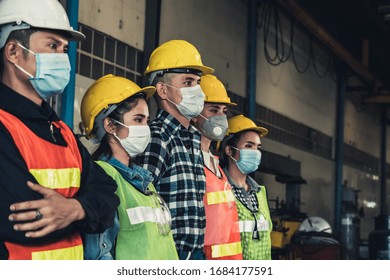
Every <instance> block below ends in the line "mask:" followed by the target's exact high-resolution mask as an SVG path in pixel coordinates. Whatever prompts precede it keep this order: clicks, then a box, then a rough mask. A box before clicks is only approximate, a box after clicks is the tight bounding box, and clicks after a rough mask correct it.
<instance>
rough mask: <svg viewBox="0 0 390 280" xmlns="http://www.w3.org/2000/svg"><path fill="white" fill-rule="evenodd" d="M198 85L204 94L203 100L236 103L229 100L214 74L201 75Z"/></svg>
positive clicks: (223, 87) (228, 103)
mask: <svg viewBox="0 0 390 280" xmlns="http://www.w3.org/2000/svg"><path fill="white" fill-rule="evenodd" d="M200 87H201V88H202V90H203V92H204V94H205V100H204V101H205V102H210V103H223V104H227V105H234V106H235V105H237V104H236V103H233V102H230V98H229V96H228V94H227V92H226V89H225V86H224V85H223V83H222V82H221V81H220V80H218V78H217V77H215V76H214V75H211V74H208V75H204V76H202V79H201V80H200Z"/></svg>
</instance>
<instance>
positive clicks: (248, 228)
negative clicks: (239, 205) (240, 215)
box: [239, 215, 269, 232]
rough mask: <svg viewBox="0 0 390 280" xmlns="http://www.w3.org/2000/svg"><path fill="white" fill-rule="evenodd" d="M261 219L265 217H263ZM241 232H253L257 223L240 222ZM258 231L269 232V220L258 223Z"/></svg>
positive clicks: (261, 220)
mask: <svg viewBox="0 0 390 280" xmlns="http://www.w3.org/2000/svg"><path fill="white" fill-rule="evenodd" d="M261 217H263V216H262V215H261ZM239 227H240V232H253V230H254V229H255V221H240V222H239ZM257 230H258V231H267V230H269V222H268V221H267V220H265V219H264V218H263V219H260V220H259V221H257Z"/></svg>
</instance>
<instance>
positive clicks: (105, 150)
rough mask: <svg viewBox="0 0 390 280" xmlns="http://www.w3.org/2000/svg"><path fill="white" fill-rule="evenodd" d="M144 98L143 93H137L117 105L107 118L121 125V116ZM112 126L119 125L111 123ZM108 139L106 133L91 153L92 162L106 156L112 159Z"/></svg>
mask: <svg viewBox="0 0 390 280" xmlns="http://www.w3.org/2000/svg"><path fill="white" fill-rule="evenodd" d="M145 97H146V96H145V94H144V93H137V94H135V95H133V96H131V97H129V98H127V99H125V100H124V101H122V102H121V103H119V104H118V107H117V108H116V109H115V110H114V111H112V113H111V114H109V115H108V118H110V119H112V120H116V121H118V122H121V123H123V115H124V114H126V113H127V112H130V111H131V110H132V109H134V107H135V106H137V104H138V100H140V99H145ZM113 125H120V124H118V123H116V122H113ZM108 137H109V136H108V133H106V134H105V135H104V136H103V138H102V140H101V141H100V145H99V147H98V148H97V149H96V151H95V152H93V154H92V158H93V159H94V160H98V159H99V158H100V157H101V156H106V157H107V158H111V157H112V150H111V147H110V145H109V144H108Z"/></svg>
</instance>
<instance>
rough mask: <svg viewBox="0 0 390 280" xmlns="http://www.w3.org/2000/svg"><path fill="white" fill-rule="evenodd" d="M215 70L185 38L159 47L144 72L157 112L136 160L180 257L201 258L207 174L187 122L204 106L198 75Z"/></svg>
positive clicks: (197, 136) (193, 130)
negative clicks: (149, 177)
mask: <svg viewBox="0 0 390 280" xmlns="http://www.w3.org/2000/svg"><path fill="white" fill-rule="evenodd" d="M213 71H214V70H213V69H212V68H210V67H207V66H204V65H203V63H202V60H201V56H200V54H199V52H198V50H197V49H196V48H195V46H193V45H192V44H191V43H189V42H187V41H185V40H171V41H168V42H165V43H163V44H162V45H160V46H159V47H157V48H156V49H155V50H154V51H153V53H152V54H151V56H150V59H149V64H148V66H147V68H146V71H145V75H146V77H147V78H149V82H150V85H153V86H155V87H156V94H155V95H154V96H155V100H156V103H157V106H158V111H157V116H156V118H155V119H154V120H153V121H152V122H151V124H150V129H151V133H152V135H151V143H150V144H149V145H148V146H147V148H146V151H145V153H143V154H141V155H140V156H138V157H137V159H136V160H137V161H138V162H140V163H141V164H143V167H144V168H145V169H147V170H149V171H151V172H152V174H153V175H154V180H153V183H154V185H155V187H156V190H157V192H159V194H160V195H161V196H162V197H163V199H164V200H165V201H166V203H167V204H168V207H169V209H170V210H171V213H172V232H173V237H174V239H175V243H176V248H177V250H178V255H179V258H180V259H204V251H203V246H204V231H205V225H206V223H205V212H204V205H203V195H204V193H205V175H204V171H203V160H202V155H201V150H200V133H199V132H198V131H197V129H196V128H195V127H194V126H193V125H192V124H191V123H190V121H191V119H192V118H195V117H197V116H198V115H199V114H200V112H201V111H202V109H203V105H204V93H203V91H202V89H201V87H200V86H199V83H200V79H201V76H202V75H205V74H209V73H212V72H213Z"/></svg>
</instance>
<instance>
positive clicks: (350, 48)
mask: <svg viewBox="0 0 390 280" xmlns="http://www.w3.org/2000/svg"><path fill="white" fill-rule="evenodd" d="M278 2H279V3H283V4H281V5H283V6H285V8H286V7H287V10H289V7H288V5H290V7H291V6H299V7H300V8H301V9H302V10H304V11H305V12H306V13H307V14H308V15H309V16H311V17H312V18H314V19H315V21H316V23H318V25H320V26H321V27H322V28H323V29H324V30H326V32H327V33H328V34H329V35H330V36H331V37H332V38H333V39H334V40H335V41H337V42H338V43H339V44H340V45H341V46H342V47H343V48H344V49H345V50H346V51H347V52H348V53H350V54H351V55H352V56H353V57H354V58H355V59H356V61H357V62H358V63H360V64H362V65H360V66H362V68H364V69H363V70H364V71H365V70H368V72H369V73H370V75H372V76H373V77H374V79H375V83H377V84H379V86H380V89H381V90H382V93H383V92H385V93H386V94H389V97H390V0H278ZM286 3H290V4H286ZM286 5H287V6H286ZM363 58H365V59H366V61H367V63H363V61H364V59H363ZM352 70H354V69H352ZM355 70H356V69H355ZM366 82H367V79H366ZM389 100H390V99H389ZM386 103H387V102H386ZM389 103H390V102H389Z"/></svg>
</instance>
